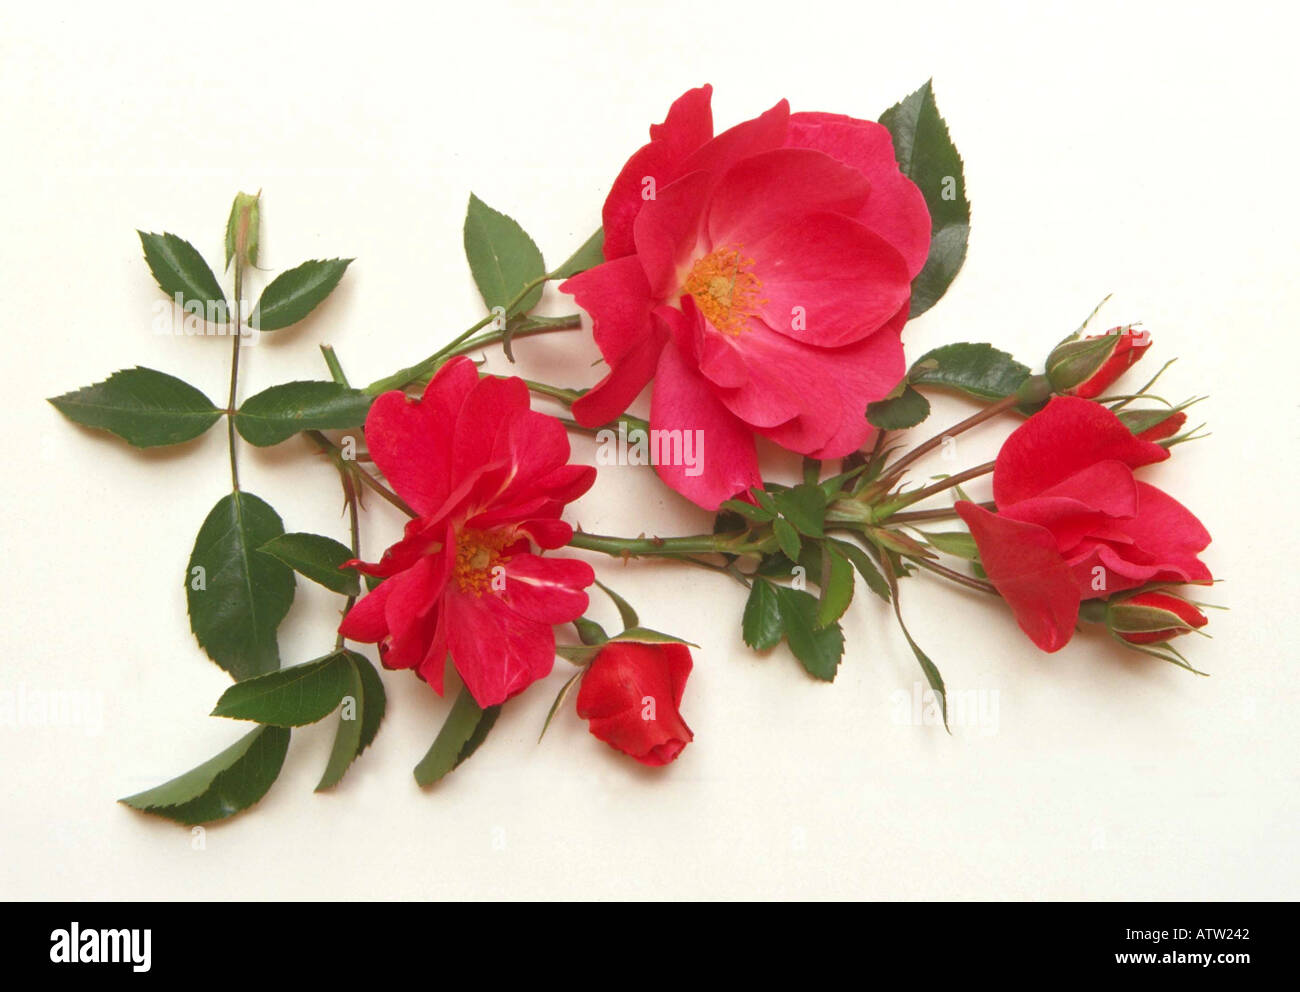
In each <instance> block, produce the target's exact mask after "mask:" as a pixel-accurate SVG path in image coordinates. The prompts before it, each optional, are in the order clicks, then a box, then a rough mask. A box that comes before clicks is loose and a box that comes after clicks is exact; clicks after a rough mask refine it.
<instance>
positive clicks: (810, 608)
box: [777, 586, 844, 682]
mask: <svg viewBox="0 0 1300 992" xmlns="http://www.w3.org/2000/svg"><path fill="white" fill-rule="evenodd" d="M777 596H778V598H779V599H780V603H781V624H782V627H783V628H784V630H785V639H786V643H787V644H789V645H790V650H791V651H793V652H794V656H795V657H796V658H798V659H799V661H800V663H801V664H802V665H803V667H804V668H805V669H807V670H808V674H809V675H811V676H813V678H817V679H821V680H822V681H823V682H831V681H833V680H834V679H835V672H836V670H837V669H838V668H839V666H840V658H841V657H842V656H843V655H844V632H843V631H842V630H840V625H839V624H838V623H832V624H830V625H829V626H826V627H820V628H819V627H818V626H817V599H816V597H814V596H813V595H812V594H811V593H807V592H804V591H803V590H801V589H790V588H787V587H785V586H778V587H777Z"/></svg>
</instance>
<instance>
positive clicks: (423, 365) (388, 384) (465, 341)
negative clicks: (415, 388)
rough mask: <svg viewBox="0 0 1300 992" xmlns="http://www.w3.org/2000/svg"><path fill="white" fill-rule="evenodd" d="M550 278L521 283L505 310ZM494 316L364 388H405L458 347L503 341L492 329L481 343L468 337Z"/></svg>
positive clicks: (377, 390) (378, 390) (372, 391)
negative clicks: (409, 364)
mask: <svg viewBox="0 0 1300 992" xmlns="http://www.w3.org/2000/svg"><path fill="white" fill-rule="evenodd" d="M550 278H551V276H550V273H547V274H546V275H542V276H538V277H537V278H536V279H530V280H529V281H528V282H526V283H524V287H523V289H521V290H520V291H519V292H518V293H516V294H515V297H514V299H512V300H511V301H510V302H509V303H507V304H506V306H505V312H506V313H507V314H509V313H510V311H511V310H513V309H514V308H515V307H516V306H518V305H519V304H520V303H521V302H522V301H523V299H524V297H526V296H527V295H528V294H529V293H531V292H532V291H533V290H534V289H536V288H537V287H538V286H541V285H542V284H543V283H545V282H546V281H547V280H548V279H550ZM496 319H497V315H496V314H495V313H489V314H488V315H487V316H485V317H484V318H483V319H482V320H479V321H478V322H476V323H474V324H472V325H471V326H470V327H468V328H467V329H466V330H464V331H463V332H461V333H460V334H459V335H457V336H456V337H455V338H454V339H453V340H452V341H451V342H450V343H449V344H446V345H444V346H443V347H442V348H440V349H438V350H437V351H435V352H434V353H433V354H432V355H430V356H429V357H428V358H426V359H425V360H424V361H422V362H418V363H416V364H415V365H412V366H410V367H409V368H405V369H402V370H400V371H398V372H395V373H393V374H392V375H390V376H387V377H385V378H383V379H378V380H376V381H375V382H372V383H371V384H370V385H369V386H367V387H366V392H368V393H370V394H372V395H378V394H379V393H385V392H388V390H390V389H404V388H405V387H406V386H409V385H410V384H411V383H413V382H415V381H417V380H419V379H422V378H424V377H426V376H428V375H430V374H432V373H433V372H435V371H436V370H437V368H438V366H439V365H441V364H442V363H443V362H444V361H446V360H447V359H448V358H451V357H452V356H453V355H457V354H460V350H461V349H462V348H468V349H469V350H471V351H472V350H473V349H474V348H476V347H478V346H479V344H480V343H483V344H486V343H490V342H491V341H493V340H497V341H499V340H502V338H503V336H504V335H505V334H506V333H507V331H505V330H499V331H494V332H493V333H492V335H486V336H484V337H485V340H483V341H481V342H479V341H477V339H475V340H473V341H472V340H471V339H474V335H475V333H477V332H478V331H481V330H482V329H483V328H485V327H487V326H488V324H490V323H492V322H493V321H494V320H496ZM559 329H560V328H559V327H551V326H547V327H545V330H547V331H551V330H559ZM536 333H541V329H539V330H538V331H537V332H536ZM521 334H522V332H520V333H519V334H516V335H513V336H521ZM494 335H495V336H494Z"/></svg>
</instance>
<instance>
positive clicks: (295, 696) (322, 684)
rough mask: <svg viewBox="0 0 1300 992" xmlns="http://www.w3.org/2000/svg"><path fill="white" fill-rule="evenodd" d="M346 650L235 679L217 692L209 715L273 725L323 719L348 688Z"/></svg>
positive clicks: (349, 670)
mask: <svg viewBox="0 0 1300 992" xmlns="http://www.w3.org/2000/svg"><path fill="white" fill-rule="evenodd" d="M352 676H353V667H352V661H351V660H350V659H349V658H348V652H346V651H335V652H333V653H332V654H327V655H326V656H325V657H323V658H317V659H316V660H315V661H308V662H306V663H305V664H302V665H294V666H293V667H292V668H281V669H280V670H279V671H275V672H269V673H267V674H266V675H257V676H254V677H253V678H248V679H244V680H243V681H242V682H236V683H235V684H234V685H232V686H231V687H230V688H229V689H227V690H226V691H225V692H223V693H222V694H221V698H220V699H218V700H217V705H216V708H215V709H214V710H213V711H212V715H213V716H224V717H229V718H231V719H232V720H255V721H256V722H258V723H264V724H269V725H271V726H273V727H303V726H306V725H307V724H309V723H315V722H316V721H317V720H324V719H325V718H326V717H327V716H329V715H330V714H331V713H333V712H334V710H335V709H336V708H337V707H338V705H339V702H340V701H341V700H342V699H343V697H344V695H346V693H347V691H348V690H349V689H350V688H352Z"/></svg>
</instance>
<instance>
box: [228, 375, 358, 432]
mask: <svg viewBox="0 0 1300 992" xmlns="http://www.w3.org/2000/svg"><path fill="white" fill-rule="evenodd" d="M373 401H374V397H373V396H371V395H370V394H369V393H366V392H364V391H363V390H360V389H349V388H348V387H347V386H344V385H341V384H339V383H337V382H328V381H325V380H319V381H303V382H285V383H281V384H280V385H278V386H272V387H271V388H270V389H264V390H262V391H261V392H260V393H257V394H255V395H253V396H250V397H249V398H248V399H246V400H244V402H243V404H242V405H241V406H240V408H239V410H238V411H237V412H236V413H235V429H236V430H237V431H239V434H240V436H241V437H243V439H244V440H245V441H247V442H248V443H249V444H254V445H257V446H258V447H259V448H265V447H268V446H270V445H272V444H279V443H280V442H281V441H286V440H288V439H289V438H291V437H293V435H295V434H297V433H298V432H299V431H306V430H341V429H345V428H348V427H360V426H361V425H363V424H364V423H365V422H366V414H367V413H368V412H369V411H370V404H371V403H372V402H373Z"/></svg>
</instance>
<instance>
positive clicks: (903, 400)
mask: <svg viewBox="0 0 1300 992" xmlns="http://www.w3.org/2000/svg"><path fill="white" fill-rule="evenodd" d="M928 416H930V401H929V400H927V399H926V398H925V397H924V396H922V395H921V394H920V393H918V392H917V391H916V390H915V389H913V388H912V387H911V386H908V387H907V388H906V389H904V390H903V392H902V394H901V395H899V396H896V397H894V398H893V399H888V400H880V401H879V402H877V403H870V404H868V405H867V420H868V421H869V422H870V424H871V426H872V427H879V428H880V429H881V430H883V431H901V430H906V429H907V428H908V427H915V426H916V425H917V424H920V423H922V422H923V421H924V420H925V418H926V417H928Z"/></svg>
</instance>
